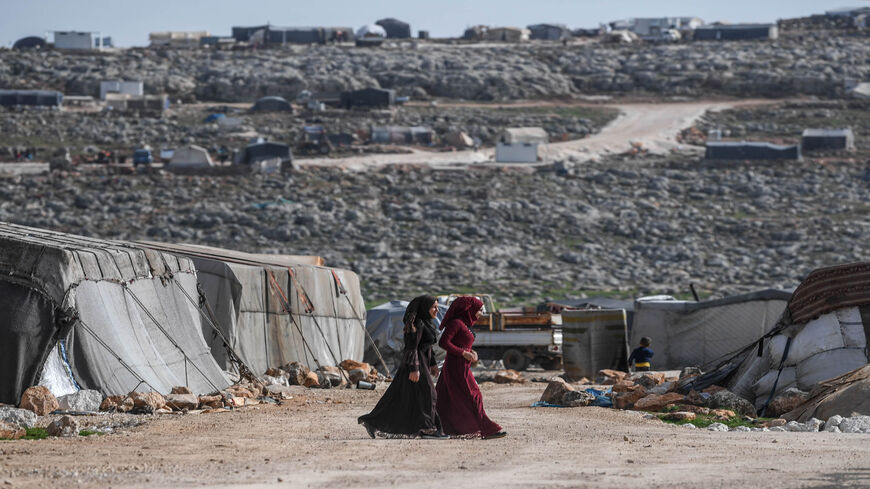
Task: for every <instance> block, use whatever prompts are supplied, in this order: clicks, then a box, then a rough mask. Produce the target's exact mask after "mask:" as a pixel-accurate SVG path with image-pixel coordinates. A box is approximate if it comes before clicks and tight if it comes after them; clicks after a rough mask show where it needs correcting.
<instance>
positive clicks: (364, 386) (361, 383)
mask: <svg viewBox="0 0 870 489" xmlns="http://www.w3.org/2000/svg"><path fill="white" fill-rule="evenodd" d="M356 388H357V389H365V390H369V391H373V390H375V384H372V383H371V382H366V381H365V380H360V381H359V382H357V383H356Z"/></svg>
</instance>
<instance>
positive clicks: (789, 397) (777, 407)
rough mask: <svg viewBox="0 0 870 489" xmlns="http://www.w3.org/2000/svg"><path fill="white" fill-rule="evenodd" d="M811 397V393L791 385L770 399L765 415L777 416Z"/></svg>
mask: <svg viewBox="0 0 870 489" xmlns="http://www.w3.org/2000/svg"><path fill="white" fill-rule="evenodd" d="M807 399H809V393H807V392H804V391H802V390H800V389H797V388H795V387H789V388H788V389H786V390H784V391H783V392H782V393H780V394H779V395H777V396H776V397H774V398H773V400H772V401H770V404H769V405H768V406H767V411H765V413H764V415H765V416H770V417H777V416H782V415H783V414H785V413H787V412H789V411H791V410H793V409H795V408H797V407H798V406H800V405H801V404H803V403H804V402H806V400H807Z"/></svg>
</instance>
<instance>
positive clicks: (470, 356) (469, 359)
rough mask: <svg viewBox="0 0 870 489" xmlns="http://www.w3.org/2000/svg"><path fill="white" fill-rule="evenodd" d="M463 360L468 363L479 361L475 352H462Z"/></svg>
mask: <svg viewBox="0 0 870 489" xmlns="http://www.w3.org/2000/svg"><path fill="white" fill-rule="evenodd" d="M462 358H464V359H465V360H466V361H467V362H473V361H474V360H475V359H477V354H476V353H474V352H473V351H464V352H462Z"/></svg>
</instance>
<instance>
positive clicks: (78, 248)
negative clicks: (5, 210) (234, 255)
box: [0, 223, 229, 404]
mask: <svg viewBox="0 0 870 489" xmlns="http://www.w3.org/2000/svg"><path fill="white" fill-rule="evenodd" d="M185 294H187V295H185ZM188 296H190V297H192V298H193V301H191V300H189V299H188ZM0 297H2V299H0V300H2V301H3V303H4V306H3V307H2V308H0V311H2V312H0V372H2V374H0V379H2V380H0V402H4V403H12V404H17V403H18V401H19V398H20V396H21V394H22V392H23V391H24V390H25V389H26V388H27V387H30V386H32V385H35V384H37V381H39V380H40V377H43V378H44V379H43V380H45V382H43V384H48V385H49V386H62V387H63V390H65V392H57V394H66V393H69V392H68V390H70V389H76V388H78V387H81V388H83V389H96V390H99V391H101V392H102V393H103V394H105V395H114V394H126V393H128V392H130V391H132V390H134V389H136V390H140V391H145V390H156V391H158V392H162V393H164V394H165V393H169V391H170V390H171V389H172V387H174V386H187V387H189V388H190V389H191V390H192V391H193V392H195V393H198V394H201V393H208V392H212V391H215V390H218V389H222V388H224V387H226V386H227V385H229V382H228V380H227V379H226V377H225V375H224V373H223V371H222V370H221V369H220V368H219V367H218V365H217V363H216V362H215V361H214V359H213V358H212V356H211V353H210V351H209V348H208V345H206V343H205V340H204V338H203V335H202V330H201V327H200V315H199V312H198V310H197V306H196V303H195V298H196V272H195V271H194V267H193V263H192V262H191V261H190V260H187V259H184V258H178V257H176V256H173V255H170V254H166V253H158V252H154V251H151V250H146V249H144V248H142V247H139V246H136V245H134V244H131V243H125V242H120V241H105V240H98V239H91V238H85V237H81V236H75V235H70V234H64V233H58V232H52V231H45V230H40V229H35V228H29V227H24V226H18V225H14V224H7V223H0Z"/></svg>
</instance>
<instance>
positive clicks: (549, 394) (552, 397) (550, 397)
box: [541, 377, 574, 406]
mask: <svg viewBox="0 0 870 489" xmlns="http://www.w3.org/2000/svg"><path fill="white" fill-rule="evenodd" d="M572 391H574V387H572V386H571V384H569V383H567V382H565V380H564V379H562V378H561V377H555V378H553V380H551V381H550V383H549V384H547V388H546V389H544V393H543V394H541V402H546V403H547V404H555V405H558V406H562V405H563V404H562V399H563V398H564V397H565V393H567V392H572Z"/></svg>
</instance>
